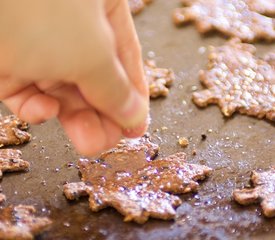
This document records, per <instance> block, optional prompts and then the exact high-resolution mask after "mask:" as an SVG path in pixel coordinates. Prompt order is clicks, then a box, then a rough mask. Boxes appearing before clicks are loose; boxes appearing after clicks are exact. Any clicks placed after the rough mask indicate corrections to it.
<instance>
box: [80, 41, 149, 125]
mask: <svg viewBox="0 0 275 240" xmlns="http://www.w3.org/2000/svg"><path fill="white" fill-rule="evenodd" d="M104 48H105V49H108V52H109V53H108V55H107V57H106V58H104V61H103V62H101V63H100V64H99V66H97V68H94V69H93V71H92V72H91V74H89V75H88V77H87V78H85V79H82V80H81V81H79V82H78V87H79V89H80V91H81V93H82V95H83V96H84V98H85V99H86V101H87V102H88V103H89V104H91V105H92V106H93V107H94V108H95V109H96V110H97V111H99V112H101V113H103V114H104V115H106V116H107V117H109V118H110V119H112V120H113V121H114V122H116V123H117V124H118V125H119V126H121V127H122V128H127V129H133V128H137V127H139V126H140V125H144V122H145V120H146V118H147V114H148V109H149V107H148V101H147V99H146V97H145V96H142V95H141V94H140V93H139V91H138V90H137V89H136V87H135V86H134V84H133V83H131V82H130V81H129V79H128V77H127V75H126V73H125V71H124V69H123V67H122V65H121V63H120V61H119V59H118V58H117V56H116V54H115V50H113V51H110V45H109V46H108V47H107V46H104ZM112 52H113V53H112Z"/></svg>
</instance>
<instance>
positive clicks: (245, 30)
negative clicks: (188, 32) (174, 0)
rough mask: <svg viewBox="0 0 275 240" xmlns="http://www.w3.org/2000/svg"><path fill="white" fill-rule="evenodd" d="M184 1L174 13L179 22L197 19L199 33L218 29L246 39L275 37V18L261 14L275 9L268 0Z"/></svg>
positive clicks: (248, 40) (175, 19)
mask: <svg viewBox="0 0 275 240" xmlns="http://www.w3.org/2000/svg"><path fill="white" fill-rule="evenodd" d="M272 1H273V0H272ZM182 3H183V4H184V7H183V8H178V9H176V10H175V11H174V14H173V19H174V22H175V24H177V25H181V24H185V23H188V22H194V23H195V25H196V27H197V29H198V31H199V32H200V33H206V32H209V31H212V30H217V31H220V32H221V33H223V34H225V35H226V36H229V37H237V38H239V39H241V40H242V41H246V42H253V41H255V40H259V39H261V40H267V41H273V40H275V20H274V19H273V18H271V17H268V16H265V15H263V14H261V13H268V12H269V11H271V12H273V11H274V3H273V4H270V2H267V0H265V1H264V4H263V3H262V1H260V0H258V1H256V0H254V1H253V0H182ZM270 6H271V7H273V10H272V9H271V10H270ZM260 7H261V8H260Z"/></svg>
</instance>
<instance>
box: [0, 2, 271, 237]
mask: <svg viewBox="0 0 275 240" xmlns="http://www.w3.org/2000/svg"><path fill="white" fill-rule="evenodd" d="M178 2H179V1H177V0H169V1H167V0H156V1H155V2H154V3H153V4H151V5H150V6H148V7H147V8H146V10H145V11H144V12H143V13H141V14H140V15H138V16H136V17H135V23H136V26H137V29H138V33H139V37H140V39H141V42H142V46H143V53H144V57H145V58H146V57H147V56H150V57H152V56H155V59H156V61H157V63H158V65H159V66H162V67H171V68H173V69H174V70H175V73H176V74H177V80H176V82H175V83H174V85H173V87H172V88H171V93H170V95H169V96H168V98H166V99H159V100H154V101H152V102H151V116H152V124H151V127H150V132H151V133H152V136H153V139H154V140H155V141H156V142H158V143H160V145H161V151H160V156H167V155H169V154H173V153H176V152H179V151H182V150H184V151H185V152H186V153H188V156H189V161H190V162H191V163H202V164H205V165H207V166H210V167H212V168H213V169H215V171H214V173H213V175H212V176H211V177H210V178H209V179H208V180H207V181H205V182H203V184H202V185H201V187H200V190H199V192H198V193H197V194H188V195H184V196H182V199H183V200H184V202H183V204H182V205H181V206H180V207H179V208H178V210H177V219H176V221H169V222H165V221H159V220H150V221H149V222H148V223H146V224H145V225H143V226H140V225H137V224H134V223H124V222H123V221H122V220H123V217H122V216H121V215H120V214H118V213H117V212H116V211H115V210H114V209H106V210H103V211H100V212H99V213H92V212H91V211H90V210H89V207H88V201H87V199H85V198H84V199H82V200H81V201H79V202H68V201H67V200H66V199H65V197H64V196H63V194H62V185H63V184H64V183H65V182H74V181H79V176H78V171H77V169H76V168H75V167H74V166H72V167H69V166H71V164H70V163H76V161H77V159H78V157H79V156H78V155H77V153H76V152H75V151H74V149H73V146H72V145H71V144H70V142H69V141H68V139H67V138H66V136H65V134H64V133H63V131H62V128H61V127H60V125H59V124H58V122H57V121H56V120H53V121H50V122H47V123H45V124H42V125H39V126H31V128H30V132H31V133H32V135H33V136H34V139H33V140H32V142H31V143H29V144H27V145H25V146H22V147H19V148H20V149H22V151H23V156H24V159H26V160H28V161H30V163H31V169H30V171H29V172H28V173H16V174H14V173H13V174H5V175H4V178H3V180H2V182H1V185H2V188H3V190H4V193H5V194H6V195H7V203H6V204H19V203H21V204H33V205H35V206H36V207H37V209H38V212H39V214H41V215H45V216H49V217H51V218H52V219H53V220H54V224H53V226H52V228H51V229H50V230H49V231H48V232H47V233H44V234H42V235H41V236H39V237H38V238H37V239H41V240H44V239H87V240H88V239H110V240H111V239H147V240H149V239H274V236H275V219H266V218H264V217H263V216H262V214H261V209H260V207H259V206H257V205H252V206H249V207H241V206H239V205H237V204H236V203H234V202H233V201H232V199H231V194H232V191H233V189H234V188H236V187H243V186H246V185H247V184H248V181H249V174H250V171H251V170H254V169H266V168H268V167H269V166H270V165H272V164H273V165H274V164H275V125H274V123H271V122H268V121H265V120H257V119H255V118H251V117H246V116H241V115H234V116H233V117H232V118H229V119H225V118H224V117H223V116H222V114H221V113H220V110H219V109H218V107H216V106H211V107H208V108H206V109H203V110H201V109H198V108H197V107H196V106H195V105H194V104H193V103H192V102H191V94H192V91H193V90H194V89H196V88H198V89H200V88H201V86H200V84H199V81H198V78H197V75H198V70H199V69H201V68H204V67H205V64H206V59H207V54H206V53H204V54H203V52H204V50H205V47H207V46H209V45H214V46H218V45H221V44H223V43H224V42H225V38H223V37H222V36H220V35H218V34H212V35H208V36H206V37H202V36H200V35H199V34H198V33H197V32H196V30H195V28H194V27H193V26H192V25H190V26H187V27H185V28H176V27H174V25H173V24H172V21H171V11H172V9H173V8H175V7H177V6H179V3H178ZM257 47H258V50H259V51H258V54H259V55H262V54H263V53H265V52H267V51H269V50H271V49H273V50H274V45H273V44H263V43H261V44H257ZM0 109H1V111H2V113H4V114H6V113H8V111H7V110H6V109H5V107H4V106H3V105H1V106H0ZM163 127H167V129H166V128H163ZM201 134H206V135H207V139H206V140H205V141H201ZM178 137H188V138H189V140H190V145H189V146H188V147H187V148H186V149H182V148H181V147H180V146H179V145H178V144H177V138H178ZM194 149H196V152H197V155H195V156H193V155H192V152H193V150H194ZM68 163H69V164H68Z"/></svg>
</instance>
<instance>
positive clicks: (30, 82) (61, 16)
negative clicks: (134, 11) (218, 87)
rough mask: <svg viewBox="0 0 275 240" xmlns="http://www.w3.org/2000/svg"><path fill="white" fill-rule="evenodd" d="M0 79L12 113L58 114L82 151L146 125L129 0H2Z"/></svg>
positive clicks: (37, 118)
mask: <svg viewBox="0 0 275 240" xmlns="http://www.w3.org/2000/svg"><path fill="white" fill-rule="evenodd" d="M0 84H1V88H0V101H3V102H4V103H5V104H6V105H7V106H8V107H9V109H10V110H11V111H12V112H14V113H15V114H17V115H18V116H19V117H20V118H21V119H23V120H25V121H27V122H30V123H40V122H43V121H46V120H48V119H51V118H54V117H58V119H59V120H60V122H61V124H62V126H63V127H64V129H65V131H66V133H67V135H68V137H69V138H70V139H71V140H72V142H73V144H74V145H75V147H76V149H77V151H79V152H80V153H81V154H84V155H95V154H97V153H99V152H100V151H103V150H105V149H108V148H110V147H112V146H114V145H115V144H116V143H117V142H118V141H119V139H120V138H121V137H122V136H126V137H138V136H140V135H142V134H143V133H144V131H145V130H146V127H147V126H146V117H147V114H148V91H147V87H146V82H145V79H144V75H143V68H142V58H141V51H140V45H139V41H138V38H137V35H136V32H135V28H134V25H133V21H132V17H131V14H130V11H129V9H128V1H127V0H84V1H79V0H24V1H18V0H1V1H0Z"/></svg>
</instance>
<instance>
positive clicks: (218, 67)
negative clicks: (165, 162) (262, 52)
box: [193, 39, 275, 121]
mask: <svg viewBox="0 0 275 240" xmlns="http://www.w3.org/2000/svg"><path fill="white" fill-rule="evenodd" d="M255 52H256V48H255V47H254V46H253V45H250V44H245V43H240V42H239V40H238V39H233V40H231V41H229V42H228V43H227V44H225V45H223V46H221V47H216V48H213V49H212V50H211V52H210V54H209V57H208V58H209V63H208V69H207V70H203V71H200V80H201V82H202V84H203V85H204V86H205V87H206V88H207V89H205V90H202V91H198V92H195V93H193V101H194V102H195V104H196V105H198V106H200V107H205V106H207V105H208V104H218V105H219V107H220V108H221V111H222V112H223V114H224V115H225V116H231V115H232V114H233V113H234V112H236V111H237V112H240V113H242V114H246V115H249V116H255V117H258V118H264V117H266V118H267V119H269V120H271V121H275V78H274V76H275V54H274V53H269V54H268V55H266V57H264V58H263V59H261V58H258V57H256V56H255V55H254V54H255Z"/></svg>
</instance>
